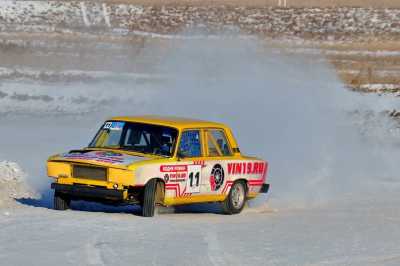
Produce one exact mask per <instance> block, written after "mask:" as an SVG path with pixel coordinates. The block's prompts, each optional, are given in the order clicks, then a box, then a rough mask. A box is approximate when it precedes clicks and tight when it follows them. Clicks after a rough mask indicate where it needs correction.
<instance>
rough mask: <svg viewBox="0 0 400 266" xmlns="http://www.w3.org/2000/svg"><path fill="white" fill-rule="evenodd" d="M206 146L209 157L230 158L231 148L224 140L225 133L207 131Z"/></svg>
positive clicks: (216, 130) (215, 130)
mask: <svg viewBox="0 0 400 266" xmlns="http://www.w3.org/2000/svg"><path fill="white" fill-rule="evenodd" d="M207 144H208V155H209V156H230V155H232V152H231V148H230V147H229V143H228V141H227V139H226V136H225V133H224V131H223V130H220V129H211V130H208V131H207Z"/></svg>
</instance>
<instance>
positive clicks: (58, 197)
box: [54, 191, 71, 211]
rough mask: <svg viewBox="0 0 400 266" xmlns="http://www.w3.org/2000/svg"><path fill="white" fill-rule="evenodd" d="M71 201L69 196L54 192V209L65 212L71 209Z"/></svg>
mask: <svg viewBox="0 0 400 266" xmlns="http://www.w3.org/2000/svg"><path fill="white" fill-rule="evenodd" d="M70 203H71V200H70V199H69V198H68V196H66V195H63V194H61V193H59V192H57V191H56V192H54V209H55V210H58V211H65V210H68V209H69V205H70Z"/></svg>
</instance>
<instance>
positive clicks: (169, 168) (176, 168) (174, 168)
mask: <svg viewBox="0 0 400 266" xmlns="http://www.w3.org/2000/svg"><path fill="white" fill-rule="evenodd" d="M187 170H188V166H187V165H161V166H160V171H161V172H163V173H170V172H187Z"/></svg>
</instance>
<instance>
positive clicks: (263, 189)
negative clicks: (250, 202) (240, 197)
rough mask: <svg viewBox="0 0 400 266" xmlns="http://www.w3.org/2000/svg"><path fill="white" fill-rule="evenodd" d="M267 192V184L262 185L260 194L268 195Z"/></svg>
mask: <svg viewBox="0 0 400 266" xmlns="http://www.w3.org/2000/svg"><path fill="white" fill-rule="evenodd" d="M268 191H269V184H263V185H262V186H261V189H260V193H268Z"/></svg>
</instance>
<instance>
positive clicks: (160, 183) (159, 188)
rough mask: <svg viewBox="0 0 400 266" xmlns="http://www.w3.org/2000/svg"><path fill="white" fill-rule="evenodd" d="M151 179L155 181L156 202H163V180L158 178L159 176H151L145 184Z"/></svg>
mask: <svg viewBox="0 0 400 266" xmlns="http://www.w3.org/2000/svg"><path fill="white" fill-rule="evenodd" d="M151 180H156V181H157V187H156V196H157V198H156V203H158V204H164V199H165V180H164V179H162V178H160V177H153V178H150V179H149V180H147V182H146V184H145V186H146V185H147V184H148V183H149V182H150V181H151Z"/></svg>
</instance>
